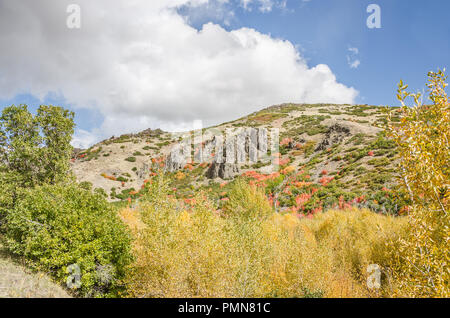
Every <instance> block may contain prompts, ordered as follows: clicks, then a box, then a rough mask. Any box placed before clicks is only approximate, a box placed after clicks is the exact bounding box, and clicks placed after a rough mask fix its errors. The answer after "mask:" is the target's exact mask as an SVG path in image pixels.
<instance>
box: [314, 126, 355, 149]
mask: <svg viewBox="0 0 450 318" xmlns="http://www.w3.org/2000/svg"><path fill="white" fill-rule="evenodd" d="M349 135H350V129H349V128H348V127H345V126H343V125H340V124H337V123H336V124H334V125H333V126H330V128H328V130H327V132H326V133H325V137H324V139H323V140H322V141H321V142H320V144H319V145H318V146H317V148H316V151H322V150H325V149H327V148H330V147H332V146H333V145H335V144H339V143H341V142H342V141H343V140H344V138H345V137H348V136H349Z"/></svg>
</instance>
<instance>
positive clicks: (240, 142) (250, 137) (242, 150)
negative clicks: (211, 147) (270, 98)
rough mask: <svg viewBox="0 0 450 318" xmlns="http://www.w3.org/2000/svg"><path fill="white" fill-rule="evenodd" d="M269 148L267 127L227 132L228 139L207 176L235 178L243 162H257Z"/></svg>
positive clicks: (212, 177) (210, 177)
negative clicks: (232, 132)
mask: <svg viewBox="0 0 450 318" xmlns="http://www.w3.org/2000/svg"><path fill="white" fill-rule="evenodd" d="M216 146H217V144H216ZM220 150H221V151H220ZM267 150H268V137H267V129H265V128H261V129H257V128H248V129H241V130H237V132H235V133H234V134H227V136H226V141H225V143H224V144H223V147H219V151H218V152H217V153H216V155H215V156H214V160H213V162H212V164H211V166H210V168H209V169H208V171H207V173H206V177H207V178H209V179H214V178H222V179H230V178H233V177H234V176H235V175H236V174H238V173H239V171H240V170H239V166H240V165H241V164H245V163H250V164H254V163H257V162H258V160H259V159H261V158H263V156H264V155H266V154H267Z"/></svg>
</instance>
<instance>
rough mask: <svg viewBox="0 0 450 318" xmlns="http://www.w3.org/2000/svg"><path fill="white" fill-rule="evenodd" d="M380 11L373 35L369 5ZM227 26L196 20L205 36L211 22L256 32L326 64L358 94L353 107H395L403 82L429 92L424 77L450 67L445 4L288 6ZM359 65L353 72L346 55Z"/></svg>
mask: <svg viewBox="0 0 450 318" xmlns="http://www.w3.org/2000/svg"><path fill="white" fill-rule="evenodd" d="M372 3H374V4H378V5H379V6H380V8H381V21H382V22H381V24H382V25H381V28H380V29H369V28H368V27H367V26H366V20H367V18H368V17H369V15H370V13H367V12H366V9H367V7H368V6H369V5H370V4H372ZM233 4H234V6H231V7H233V9H234V10H235V13H236V14H235V19H230V24H229V25H225V24H224V23H223V21H221V19H218V18H217V17H214V16H213V15H209V16H208V15H206V16H204V17H195V18H194V20H193V23H192V25H193V26H195V27H196V28H201V25H202V24H203V23H206V22H208V21H210V20H213V21H215V22H216V23H221V24H222V25H223V26H224V27H225V28H227V29H229V30H230V29H235V28H240V27H250V28H255V29H257V30H259V31H261V32H263V33H269V34H271V35H273V36H274V37H279V38H283V39H287V40H289V41H291V42H292V43H294V44H296V45H299V47H300V48H301V49H300V50H301V53H302V55H303V56H304V57H305V58H306V59H307V60H308V63H309V64H310V65H316V64H321V63H324V64H327V65H329V66H330V68H331V69H332V71H333V72H334V73H335V74H336V76H337V78H338V80H339V81H340V82H342V83H344V84H346V85H348V86H353V87H355V88H356V89H358V91H359V92H360V96H358V98H357V100H356V102H357V103H362V104H373V105H397V104H398V103H397V100H396V98H395V95H396V94H395V93H396V86H397V84H398V82H399V81H400V79H403V81H404V82H406V83H408V84H409V85H410V88H411V89H412V90H422V89H425V81H426V74H427V72H428V71H431V70H434V71H435V70H437V68H444V67H447V68H448V67H449V63H450V19H449V18H448V14H449V12H450V1H447V0H429V1H425V0H408V1H405V0H369V1H367V0H339V1H337V0H310V1H301V0H291V1H289V0H288V1H287V2H286V7H285V8H273V9H272V11H271V12H267V13H261V12H260V11H259V10H258V7H257V6H255V7H253V8H252V10H251V11H248V10H243V9H241V8H236V6H235V3H233ZM351 47H356V48H358V51H359V54H358V56H357V58H358V59H359V60H360V61H361V64H360V66H358V68H356V69H352V68H349V65H348V61H347V58H346V56H347V55H348V54H349V51H348V49H349V48H351Z"/></svg>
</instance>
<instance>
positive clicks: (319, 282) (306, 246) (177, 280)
mask: <svg viewBox="0 0 450 318" xmlns="http://www.w3.org/2000/svg"><path fill="white" fill-rule="evenodd" d="M233 187H234V188H233V190H231V192H230V199H229V202H231V203H230V205H229V206H228V209H230V211H233V212H234V213H232V214H231V216H229V214H227V213H225V215H224V214H223V213H220V212H221V211H215V209H214V208H213V206H214V205H213V204H212V203H211V202H210V201H209V200H207V199H206V198H205V197H204V196H203V194H201V193H200V194H198V195H197V196H194V197H193V198H192V199H191V200H190V201H189V202H190V204H188V205H183V203H182V202H181V201H178V200H176V199H175V198H173V197H170V196H168V193H169V192H168V187H167V184H166V182H165V181H164V179H163V178H161V177H160V178H159V179H153V183H152V185H149V190H150V191H149V195H148V196H146V199H145V201H141V205H140V207H139V208H138V209H137V210H131V209H128V208H126V209H123V210H122V211H121V212H120V214H121V216H122V218H123V219H124V220H125V222H126V223H127V224H128V225H129V227H130V228H131V229H132V232H133V235H134V236H135V237H136V240H135V246H134V251H135V254H136V262H135V263H134V264H133V266H132V270H131V271H130V272H129V275H128V278H127V286H128V292H129V293H130V295H131V296H133V297H187V298H191V297H366V296H389V295H390V290H391V289H390V288H389V287H390V286H389V285H388V284H383V289H382V290H380V291H376V290H373V291H372V290H369V289H368V288H367V284H366V282H367V277H368V273H367V265H369V264H373V263H376V264H386V263H387V262H388V260H387V259H386V258H387V257H388V256H389V255H390V254H389V249H387V247H386V244H385V242H386V240H387V239H389V238H391V237H394V236H397V235H399V234H401V233H402V229H403V227H404V225H405V219H404V218H394V217H388V216H382V215H377V214H375V213H373V212H369V211H367V210H357V209H353V210H347V211H329V212H327V213H319V214H316V216H315V217H314V218H313V219H311V220H310V219H306V218H304V219H300V218H298V217H297V216H296V215H294V214H285V215H281V214H278V213H274V212H272V210H271V209H270V210H269V208H270V207H269V208H267V205H266V203H264V202H263V196H262V195H261V193H260V192H259V190H258V189H256V188H254V187H249V186H248V185H246V184H245V183H244V182H243V181H239V183H238V184H237V185H235V186H233ZM142 202H145V203H142ZM266 202H267V200H266ZM227 211H228V210H227ZM259 212H262V213H259Z"/></svg>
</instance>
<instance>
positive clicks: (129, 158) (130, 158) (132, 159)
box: [125, 157, 136, 162]
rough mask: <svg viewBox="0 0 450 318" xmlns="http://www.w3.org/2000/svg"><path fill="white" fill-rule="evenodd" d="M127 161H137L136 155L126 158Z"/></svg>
mask: <svg viewBox="0 0 450 318" xmlns="http://www.w3.org/2000/svg"><path fill="white" fill-rule="evenodd" d="M125 161H129V162H136V157H128V158H125Z"/></svg>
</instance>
